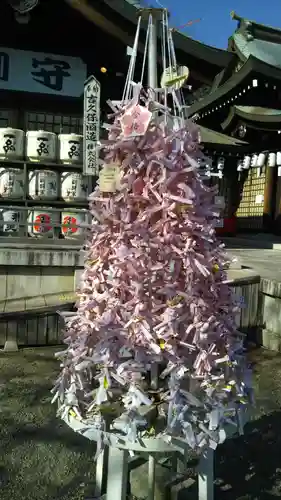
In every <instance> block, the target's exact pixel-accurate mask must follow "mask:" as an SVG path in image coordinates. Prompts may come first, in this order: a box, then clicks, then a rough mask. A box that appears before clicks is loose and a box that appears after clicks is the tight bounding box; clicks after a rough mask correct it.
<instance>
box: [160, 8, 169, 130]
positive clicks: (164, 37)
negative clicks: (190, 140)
mask: <svg viewBox="0 0 281 500" xmlns="http://www.w3.org/2000/svg"><path fill="white" fill-rule="evenodd" d="M165 14H166V9H165V10H164V11H163V13H162V40H161V49H162V61H163V73H164V74H165V73H166V71H167V55H166V43H167V25H166V17H165ZM167 96H168V90H167V87H166V86H165V87H164V106H165V108H166V109H167V106H168V102H167ZM164 119H165V125H167V112H165V116H164Z"/></svg>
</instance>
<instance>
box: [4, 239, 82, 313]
mask: <svg viewBox="0 0 281 500" xmlns="http://www.w3.org/2000/svg"><path fill="white" fill-rule="evenodd" d="M82 268H83V256H82V255H81V252H80V247H78V246H72V247H71V246H70V245H68V246H59V245H56V247H54V246H53V245H52V246H51V247H49V248H48V246H47V244H45V245H43V244H41V245H38V244H37V245H36V246H34V245H32V246H31V245H22V246H20V245H19V244H17V245H15V244H12V243H11V245H9V246H8V245H7V246H6V247H4V246H1V245H0V314H1V313H2V314H3V313H9V312H16V311H28V310H34V309H37V308H41V307H50V306H52V305H62V304H63V303H67V302H71V301H75V294H74V291H75V289H76V285H75V272H76V270H79V269H82Z"/></svg>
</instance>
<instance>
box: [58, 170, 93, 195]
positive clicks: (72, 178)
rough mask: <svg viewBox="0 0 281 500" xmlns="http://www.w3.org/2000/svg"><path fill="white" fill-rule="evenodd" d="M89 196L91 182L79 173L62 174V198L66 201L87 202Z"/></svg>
mask: <svg viewBox="0 0 281 500" xmlns="http://www.w3.org/2000/svg"><path fill="white" fill-rule="evenodd" d="M88 196H89V182H88V179H87V177H86V176H85V175H82V174H80V173H79V172H62V174H61V197H62V198H63V199H64V200H65V201H70V202H71V201H86V200H87V197H88Z"/></svg>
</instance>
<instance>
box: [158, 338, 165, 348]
mask: <svg viewBox="0 0 281 500" xmlns="http://www.w3.org/2000/svg"><path fill="white" fill-rule="evenodd" d="M159 347H160V349H164V348H165V340H163V339H159Z"/></svg>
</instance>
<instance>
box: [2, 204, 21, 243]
mask: <svg viewBox="0 0 281 500" xmlns="http://www.w3.org/2000/svg"><path fill="white" fill-rule="evenodd" d="M0 222H1V225H0V233H1V234H2V235H3V236H22V235H24V227H23V211H21V210H11V209H9V208H7V209H6V208H1V209H0Z"/></svg>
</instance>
